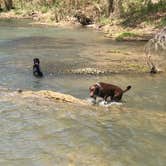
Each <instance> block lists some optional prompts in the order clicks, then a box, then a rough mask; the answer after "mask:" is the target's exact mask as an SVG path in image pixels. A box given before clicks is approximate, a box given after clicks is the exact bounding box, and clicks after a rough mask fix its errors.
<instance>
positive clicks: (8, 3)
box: [4, 0, 13, 10]
mask: <svg viewBox="0 0 166 166" xmlns="http://www.w3.org/2000/svg"><path fill="white" fill-rule="evenodd" d="M4 3H5V7H6V9H7V10H11V9H12V8H13V1H12V0H4Z"/></svg>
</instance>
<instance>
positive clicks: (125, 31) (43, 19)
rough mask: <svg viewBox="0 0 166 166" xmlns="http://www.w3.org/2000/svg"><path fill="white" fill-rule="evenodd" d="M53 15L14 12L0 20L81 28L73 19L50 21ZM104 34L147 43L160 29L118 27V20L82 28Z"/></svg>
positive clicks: (144, 25)
mask: <svg viewBox="0 0 166 166" xmlns="http://www.w3.org/2000/svg"><path fill="white" fill-rule="evenodd" d="M52 15H53V13H51V12H47V13H42V12H31V13H29V12H28V13H24V12H22V13H19V14H18V13H17V12H16V11H15V10H11V11H9V12H1V13H0V19H31V20H32V21H33V23H32V24H40V25H50V26H55V27H65V28H73V27H79V26H81V25H80V24H79V23H78V22H77V21H76V19H75V18H74V17H67V18H66V19H65V20H64V19H63V20H61V21H57V22H56V21H55V20H54V19H51V17H52ZM84 27H86V28H92V29H95V30H98V31H101V32H103V33H104V36H105V37H107V38H111V39H112V40H117V41H148V40H149V39H151V38H152V37H153V36H154V34H156V33H157V32H158V31H159V30H160V27H156V26H154V25H152V24H151V25H148V24H145V23H144V22H142V23H141V24H140V25H138V26H136V27H125V26H122V25H120V20H118V21H113V20H112V21H109V22H107V23H103V22H95V23H94V24H92V25H88V26H84Z"/></svg>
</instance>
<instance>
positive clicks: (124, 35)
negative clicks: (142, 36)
mask: <svg viewBox="0 0 166 166" xmlns="http://www.w3.org/2000/svg"><path fill="white" fill-rule="evenodd" d="M135 37H138V35H137V34H135V33H132V32H123V33H121V34H120V35H119V36H117V37H116V40H117V41H122V40H124V39H126V38H135Z"/></svg>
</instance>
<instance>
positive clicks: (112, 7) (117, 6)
mask: <svg viewBox="0 0 166 166" xmlns="http://www.w3.org/2000/svg"><path fill="white" fill-rule="evenodd" d="M122 1H123V0H107V3H108V9H107V11H108V16H109V17H116V18H119V17H121V15H122V13H123V6H122Z"/></svg>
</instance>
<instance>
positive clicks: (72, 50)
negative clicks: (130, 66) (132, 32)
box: [0, 20, 166, 166]
mask: <svg viewBox="0 0 166 166" xmlns="http://www.w3.org/2000/svg"><path fill="white" fill-rule="evenodd" d="M143 45H144V43H139V42H138V43H130V42H129V43H128V42H124V43H116V42H112V41H110V40H108V39H105V38H103V34H100V33H97V32H93V31H91V30H87V29H58V28H54V27H41V26H34V25H33V26H32V25H28V24H25V22H24V21H12V20H8V21H6V20H2V21H0V75H1V77H0V86H1V89H2V90H1V91H0V165H4V166H5V165H7V166H8V165H12V166H18V165H24V166H31V165H33V166H46V165H50V166H52V165H55V166H56V165H57V166H59V165H60V166H140V165H141V166H165V163H166V146H165V144H166V114H165V109H166V93H165V89H166V84H165V82H166V77H165V75H156V76H151V75H148V74H145V75H132V74H130V75H111V74H110V75H107V76H104V75H101V76H90V75H74V74H63V70H65V69H68V68H69V69H70V68H73V67H79V66H80V67H81V66H87V67H89V66H90V65H91V64H90V60H91V55H88V56H87V55H86V58H83V57H84V54H83V50H85V49H87V52H88V49H91V50H89V52H92V49H94V50H95V49H96V48H98V49H99V50H100V48H101V49H108V50H109V49H111V48H114V49H118V50H121V49H122V50H124V49H125V50H130V51H133V53H134V52H136V51H137V52H139V51H140V52H141V50H142V48H143ZM84 53H85V52H84ZM34 57H39V58H40V60H41V64H42V70H43V72H44V75H45V77H44V78H43V79H37V78H34V77H33V75H32V59H33V58H34ZM97 81H104V82H110V83H113V84H117V85H119V86H121V87H122V88H125V87H126V86H127V85H131V86H132V89H131V90H130V91H129V92H127V93H126V94H124V96H123V101H122V105H114V106H111V107H109V108H107V107H100V106H84V107H83V106H79V105H72V104H70V105H68V104H63V103H56V102H53V101H49V100H48V99H40V98H27V99H22V98H19V97H18V98H15V97H14V93H13V95H12V94H11V93H9V92H10V91H13V90H16V89H18V88H19V89H23V90H42V89H48V90H52V91H58V92H62V93H66V94H71V95H73V96H75V97H78V98H81V99H87V98H88V87H89V86H90V85H91V84H93V83H95V82H97ZM5 88H6V89H9V90H6V89H5Z"/></svg>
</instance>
